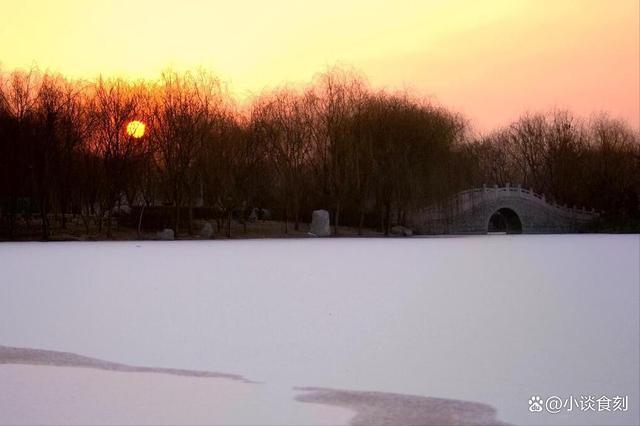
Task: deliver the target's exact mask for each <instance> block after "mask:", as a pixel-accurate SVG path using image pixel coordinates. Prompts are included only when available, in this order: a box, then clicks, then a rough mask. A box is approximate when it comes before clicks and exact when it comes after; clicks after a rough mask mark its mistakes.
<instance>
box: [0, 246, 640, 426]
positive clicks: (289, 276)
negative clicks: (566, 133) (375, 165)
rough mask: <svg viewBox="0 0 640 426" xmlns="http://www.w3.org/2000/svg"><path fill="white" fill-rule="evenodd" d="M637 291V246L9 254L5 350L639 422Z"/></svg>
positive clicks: (519, 419) (1, 250)
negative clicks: (614, 407) (584, 402)
mask: <svg viewBox="0 0 640 426" xmlns="http://www.w3.org/2000/svg"><path fill="white" fill-rule="evenodd" d="M639 288H640V236H638V235H615V236H614V235H548V236H534V235H526V236H523V235H518V236H478V237H457V238H455V237H452V238H410V239H346V238H345V239H300V240H291V239H289V240H255V241H247V240H244V241H208V242H205V241H202V242H198V241H176V242H102V243H91V242H86V243H15V244H14V243H2V244H0V345H6V346H17V347H27V348H39V349H49V350H59V351H67V352H74V353H78V354H82V355H86V356H90V357H95V358H101V359H106V360H109V361H114V362H120V363H125V364H130V365H140V366H153V367H168V368H182V369H192V370H206V371H215V372H223V373H235V374H241V375H243V376H245V377H246V378H248V379H251V380H255V381H261V382H265V384H266V385H269V386H274V387H277V388H278V389H287V390H290V389H292V388H293V387H295V386H314V387H325V388H332V389H349V390H362V391H382V392H393V393H402V394H411V395H422V396H429V397H438V398H450V399H459V400H466V401H475V402H481V403H484V404H488V405H490V406H492V407H494V408H496V409H497V412H498V413H497V418H498V419H499V420H500V421H504V422H508V423H513V424H638V423H639V410H638V408H639V407H638V401H640V390H639V379H640V372H639V359H640V353H639V345H640V342H639V335H640V325H639V322H640V318H639V317H640V307H639V300H640V293H639ZM2 368H7V367H2V366H1V365H0V369H2ZM33 368H35V367H33ZM16 371H21V370H19V369H18V370H15V368H14V370H11V374H13V376H11V375H9V376H10V377H14V378H15V377H16V376H15V374H16ZM5 374H9V373H7V372H6V371H5ZM51 374H53V373H51ZM112 374H116V373H112ZM118 374H122V373H118ZM9 376H5V377H9ZM16 380H17V381H16ZM19 382H20V380H19V379H15V380H14V381H13V382H11V383H12V384H7V382H6V381H5V382H4V383H2V382H0V393H3V392H9V391H11V390H12V388H15V386H17V385H16V384H15V383H19ZM52 383H53V382H52ZM52 386H53V384H52ZM293 394H294V392H293V390H291V395H293ZM534 395H539V396H540V397H543V398H548V397H551V396H559V397H561V398H564V399H566V398H570V397H576V398H577V399H578V400H579V399H580V397H581V396H586V395H593V396H595V397H600V396H602V395H607V396H611V397H613V396H628V406H629V407H628V411H625V412H619V411H617V412H604V411H603V412H580V410H579V409H574V410H573V411H572V412H567V411H566V410H563V411H561V412H560V413H559V414H548V413H531V412H529V410H528V400H529V399H530V398H531V397H532V396H534ZM0 402H1V401H0ZM295 404H300V405H304V404H303V403H301V402H296V403H295ZM307 405H309V404H307ZM336 415H338V416H343V417H344V413H343V412H341V413H336ZM107 422H108V419H107ZM0 423H3V421H2V413H1V412H0ZM103 423H104V422H103Z"/></svg>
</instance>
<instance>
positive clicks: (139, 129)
mask: <svg viewBox="0 0 640 426" xmlns="http://www.w3.org/2000/svg"><path fill="white" fill-rule="evenodd" d="M146 127H147V126H145V124H144V123H143V122H142V121H138V120H133V121H130V122H129V124H127V134H128V135H129V136H131V137H132V138H136V139H138V138H141V137H143V136H144V131H145V128H146Z"/></svg>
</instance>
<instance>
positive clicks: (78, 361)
mask: <svg viewBox="0 0 640 426" xmlns="http://www.w3.org/2000/svg"><path fill="white" fill-rule="evenodd" d="M0 364H28V365H49V366H56V367H83V368H95V369H98V370H109V371H122V372H130V373H161V374H173V375H176V376H189V377H211V378H218V379H229V380H237V381H241V382H244V383H258V382H254V381H251V380H248V379H246V378H244V377H243V376H240V375H237V374H226V373H214V372H210V371H197V370H183V369H178V368H156V367H137V366H132V365H126V364H119V363H117V362H110V361H104V360H101V359H97V358H90V357H86V356H82V355H77V354H74V353H70V352H58V351H48V350H42V349H29V348H15V347H10V346H1V345H0Z"/></svg>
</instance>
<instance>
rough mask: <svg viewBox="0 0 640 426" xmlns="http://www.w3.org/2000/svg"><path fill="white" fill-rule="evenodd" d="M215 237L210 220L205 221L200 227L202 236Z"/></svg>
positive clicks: (206, 237)
mask: <svg viewBox="0 0 640 426" xmlns="http://www.w3.org/2000/svg"><path fill="white" fill-rule="evenodd" d="M211 237H213V226H211V224H210V223H209V222H205V223H204V225H202V229H200V238H205V239H209V238H211Z"/></svg>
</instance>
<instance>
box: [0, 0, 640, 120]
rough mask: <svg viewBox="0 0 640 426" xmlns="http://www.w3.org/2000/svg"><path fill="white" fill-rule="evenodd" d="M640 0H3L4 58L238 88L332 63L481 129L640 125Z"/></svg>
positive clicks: (295, 78)
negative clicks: (575, 119)
mask: <svg viewBox="0 0 640 426" xmlns="http://www.w3.org/2000/svg"><path fill="white" fill-rule="evenodd" d="M639 5H640V1H638V0H608V1H607V0H530V1H525V0H522V1H520V0H451V1H445V0H442V1H428V0H413V1H409V0H394V1H391V0H388V1H378V0H358V1H349V0H324V1H322V2H310V1H309V2H307V1H300V0H270V1H262V0H255V1H248V0H244V1H243V0H236V1H229V0H227V1H207V0H200V1H198V0H180V1H177V0H176V1H161V0H137V1H136V0H128V1H126V0H113V1H108V0H100V1H92V0H55V1H54V0H0V11H1V12H0V63H1V64H2V67H3V68H4V69H5V70H11V69H14V68H17V67H29V66H30V65H31V64H33V63H37V64H38V65H39V66H40V67H41V68H44V69H50V70H55V71H60V72H62V73H64V74H66V75H70V76H74V77H93V76H96V75H98V74H99V73H103V74H107V75H108V74H119V75H125V76H129V77H146V78H154V77H156V76H157V75H158V74H159V72H160V71H161V70H162V69H163V68H166V67H167V66H173V67H175V68H179V69H181V68H189V67H196V66H205V67H208V68H212V69H213V70H215V71H216V72H218V73H219V74H220V75H221V76H223V77H224V78H227V79H229V80H231V85H232V88H233V89H234V90H235V91H236V92H237V94H238V95H239V97H241V98H243V97H245V96H247V95H248V94H250V93H254V92H259V91H261V90H262V89H264V88H266V87H273V86H275V85H278V84H281V83H283V82H294V83H302V82H306V81H309V80H310V79H311V78H312V77H313V75H314V74H315V73H317V72H319V71H322V70H323V69H325V68H326V67H327V66H328V65H333V64H336V63H343V64H348V65H351V66H353V67H355V68H357V69H359V70H361V71H362V72H364V73H365V74H366V75H367V76H368V77H369V80H370V82H371V84H372V85H373V86H374V87H386V88H389V89H395V88H400V89H402V88H409V89H412V90H414V91H417V92H418V93H420V94H423V95H427V96H430V97H432V98H433V99H435V100H437V101H439V102H441V103H444V104H445V105H447V106H449V107H452V108H454V109H456V110H458V111H460V112H462V113H464V114H465V115H466V116H467V117H469V118H470V119H471V121H472V123H473V124H474V125H475V127H476V128H477V129H480V130H487V129H490V128H492V127H495V126H499V125H502V124H506V123H507V122H509V121H510V120H512V119H514V118H515V117H517V116H518V115H519V114H520V113H522V112H524V111H526V110H531V111H536V110H548V109H550V108H553V107H559V108H569V109H571V110H572V111H574V112H576V113H577V114H580V115H589V114H590V113H591V112H594V111H602V110H604V111H608V112H610V113H611V114H612V115H614V116H619V117H622V118H625V119H627V120H628V121H629V122H630V123H631V124H632V125H633V126H634V127H636V128H638V127H639V126H640V118H639V116H640V95H639V93H640V87H639V84H640V83H639V80H640V77H639V76H640V46H639V43H640V41H639V40H640V24H639V16H640V10H639V8H640V6H639Z"/></svg>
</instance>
